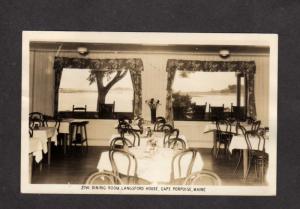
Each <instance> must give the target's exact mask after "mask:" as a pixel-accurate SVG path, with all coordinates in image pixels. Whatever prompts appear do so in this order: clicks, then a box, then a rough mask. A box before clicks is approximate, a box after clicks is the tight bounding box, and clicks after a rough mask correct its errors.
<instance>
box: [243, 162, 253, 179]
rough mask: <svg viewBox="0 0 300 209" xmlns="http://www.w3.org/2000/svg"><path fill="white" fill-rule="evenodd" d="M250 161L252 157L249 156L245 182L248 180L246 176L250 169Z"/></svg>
mask: <svg viewBox="0 0 300 209" xmlns="http://www.w3.org/2000/svg"><path fill="white" fill-rule="evenodd" d="M251 161H252V157H251V156H249V157H248V169H247V173H246V176H245V179H244V180H245V181H246V180H247V178H248V175H249V171H250V167H251Z"/></svg>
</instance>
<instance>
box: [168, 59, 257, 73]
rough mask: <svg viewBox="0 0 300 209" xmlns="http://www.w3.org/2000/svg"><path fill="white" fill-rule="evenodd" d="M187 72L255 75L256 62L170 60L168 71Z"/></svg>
mask: <svg viewBox="0 0 300 209" xmlns="http://www.w3.org/2000/svg"><path fill="white" fill-rule="evenodd" d="M170 70H186V71H203V72H240V73H244V74H248V73H253V74H254V73H255V70H256V67H255V62H254V61H199V60H175V59H169V60H168V63H167V71H170Z"/></svg>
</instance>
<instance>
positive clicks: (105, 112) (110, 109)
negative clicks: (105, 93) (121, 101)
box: [99, 102, 115, 117]
mask: <svg viewBox="0 0 300 209" xmlns="http://www.w3.org/2000/svg"><path fill="white" fill-rule="evenodd" d="M99 110H100V112H99V113H100V115H101V116H103V117H112V116H113V115H114V112H115V102H113V103H112V104H103V103H102V104H100V108H99Z"/></svg>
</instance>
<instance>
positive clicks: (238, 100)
mask: <svg viewBox="0 0 300 209" xmlns="http://www.w3.org/2000/svg"><path fill="white" fill-rule="evenodd" d="M242 78H243V79H244V106H242V107H245V113H244V114H245V115H244V117H243V118H244V120H241V121H246V118H247V104H248V91H247V89H248V83H247V79H246V76H245V75H244V74H242V73H237V76H236V80H237V81H236V85H237V92H236V106H237V107H241V80H242ZM172 111H174V110H173V109H172ZM231 111H232V110H231V109H230V112H224V116H225V118H228V117H231ZM173 115H174V112H173ZM174 121H213V120H211V119H210V117H209V112H206V111H205V116H204V118H203V119H201V118H199V119H197V118H191V119H189V118H175V115H174Z"/></svg>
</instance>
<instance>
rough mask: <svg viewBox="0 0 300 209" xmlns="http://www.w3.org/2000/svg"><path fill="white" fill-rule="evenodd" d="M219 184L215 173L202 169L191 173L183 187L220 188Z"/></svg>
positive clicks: (219, 180)
mask: <svg viewBox="0 0 300 209" xmlns="http://www.w3.org/2000/svg"><path fill="white" fill-rule="evenodd" d="M221 184H222V181H221V179H220V177H219V176H218V175H217V174H216V173H214V172H212V171H209V170H204V169H203V170H202V171H199V172H195V173H192V174H191V175H189V176H188V177H187V178H186V179H185V180H184V182H183V185H205V186H220V185H221Z"/></svg>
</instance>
